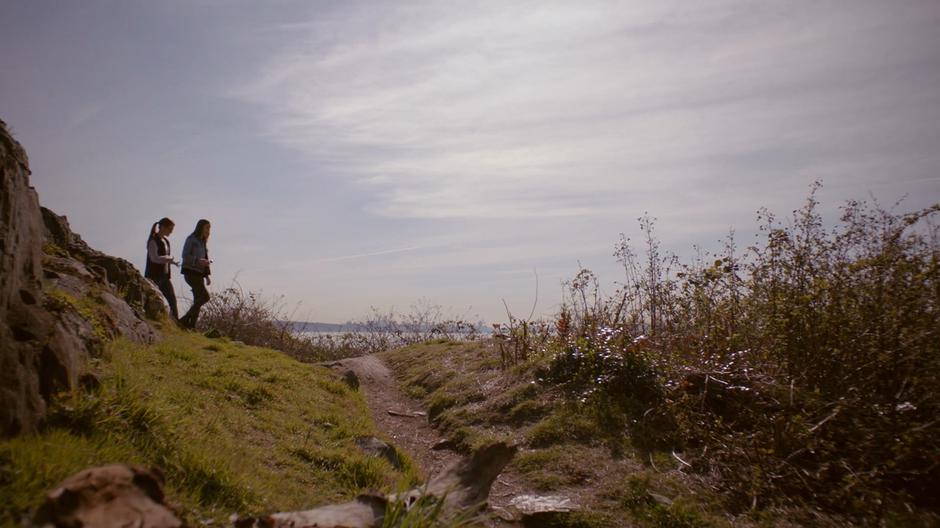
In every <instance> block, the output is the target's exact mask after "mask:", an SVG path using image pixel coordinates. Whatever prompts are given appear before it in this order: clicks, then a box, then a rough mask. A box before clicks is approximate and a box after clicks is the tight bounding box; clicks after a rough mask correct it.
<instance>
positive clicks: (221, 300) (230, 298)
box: [198, 280, 337, 362]
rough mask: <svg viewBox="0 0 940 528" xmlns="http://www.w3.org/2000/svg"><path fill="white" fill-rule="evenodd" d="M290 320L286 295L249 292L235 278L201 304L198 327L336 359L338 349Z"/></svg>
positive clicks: (298, 354)
mask: <svg viewBox="0 0 940 528" xmlns="http://www.w3.org/2000/svg"><path fill="white" fill-rule="evenodd" d="M289 320H290V317H289V315H288V314H287V313H286V309H285V306H284V298H283V296H280V297H275V298H272V299H267V298H265V297H264V296H263V295H262V293H260V292H246V291H245V290H244V289H243V288H242V286H241V284H239V283H238V281H237V280H233V281H232V284H231V285H230V286H229V287H228V288H225V289H224V290H222V292H220V293H215V294H213V295H212V298H211V299H210V300H209V302H208V303H206V304H205V305H204V306H203V307H202V311H201V312H200V315H199V323H198V328H199V329H200V330H208V329H215V330H218V331H219V332H221V333H222V334H223V335H225V336H228V337H230V338H232V339H235V340H238V341H242V342H244V343H246V344H248V345H253V346H262V347H268V348H273V349H276V350H280V351H282V352H284V353H286V354H288V355H290V356H293V357H295V358H297V359H299V360H301V361H308V362H316V361H323V360H327V359H335V357H336V356H335V355H334V354H335V353H336V352H337V351H336V350H335V349H331V348H326V347H323V346H321V345H320V344H318V343H316V342H314V341H313V340H312V339H309V338H306V337H304V336H303V335H302V334H298V333H296V332H295V331H294V329H293V325H292V324H291V323H290V322H289Z"/></svg>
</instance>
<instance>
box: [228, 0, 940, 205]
mask: <svg viewBox="0 0 940 528" xmlns="http://www.w3.org/2000/svg"><path fill="white" fill-rule="evenodd" d="M373 7H374V8H375V9H377V10H378V13H376V14H372V15H367V14H364V12H363V11H361V10H359V9H356V8H350V10H349V11H348V12H338V13H332V14H331V15H330V16H329V17H328V19H327V20H325V21H323V22H317V21H316V20H314V21H312V22H306V23H304V22H301V23H299V24H296V25H292V26H291V27H289V28H284V29H283V31H285V32H286V33H289V34H290V35H291V36H292V38H294V37H297V35H298V34H300V35H304V34H306V35H308V37H307V38H302V39H300V41H295V42H298V43H295V44H293V45H290V46H285V48H284V49H283V51H282V53H280V54H279V55H278V56H276V57H274V58H272V60H271V61H270V62H269V63H268V64H266V65H265V66H264V68H263V70H262V71H261V73H260V75H259V76H258V77H257V79H256V80H254V81H252V82H250V83H247V84H246V85H244V86H243V87H241V88H240V89H238V90H236V91H235V92H234V93H233V94H232V95H234V96H236V97H238V98H240V99H242V100H246V101H251V102H253V103H256V104H259V105H262V106H263V107H264V108H265V110H266V112H265V114H266V115H267V116H268V118H267V119H266V120H265V122H264V123H263V126H264V133H265V135H266V136H267V137H268V138H269V139H270V140H272V141H274V142H277V143H280V144H283V145H287V146H290V147H293V148H297V149H300V150H301V151H303V152H304V153H306V154H307V155H308V156H309V157H310V159H311V160H312V161H313V162H315V163H317V164H319V165H333V166H337V167H342V173H343V174H344V175H345V176H347V177H348V178H349V179H350V181H352V182H354V183H356V184H357V185H360V186H361V188H362V189H363V191H364V192H368V193H370V194H371V196H372V200H371V204H370V205H369V206H368V208H367V209H368V211H369V212H371V213H373V214H377V215H381V216H390V217H404V218H436V219H440V218H453V217H465V218H519V217H543V216H560V217H565V216H584V215H609V214H616V212H617V211H619V210H622V209H623V208H624V207H629V208H636V207H644V208H648V209H653V210H657V209H658V210H664V211H665V212H666V213H668V212H670V211H674V210H677V209H680V208H682V207H685V206H688V205H690V204H693V203H698V202H700V201H701V199H702V198H703V197H707V196H711V195H712V194H714V192H715V190H716V188H720V189H721V191H722V193H724V196H725V199H726V200H727V199H729V198H730V199H732V200H734V199H735V198H740V199H741V200H752V201H754V203H753V205H750V206H749V210H752V209H753V208H755V207H756V206H757V205H761V204H762V202H761V199H762V198H764V197H770V199H772V198H773V196H774V194H775V192H776V191H777V190H778V189H779V188H780V186H781V185H789V186H790V187H791V188H792V187H794V186H793V185H792V184H793V183H794V182H795V183H798V184H799V185H796V186H795V187H797V189H798V190H797V194H800V193H804V192H805V185H804V184H805V182H807V181H811V180H812V179H815V178H817V177H823V178H825V179H827V181H828V182H829V183H832V184H834V185H837V186H838V185H845V183H846V182H849V181H855V179H857V178H864V177H865V175H866V174H870V173H872V172H874V171H876V170H879V171H880V170H886V167H889V166H892V165H897V163H898V162H899V161H900V160H905V159H909V158H910V156H911V153H912V151H917V149H918V148H921V147H923V145H924V142H925V138H926V137H930V136H931V134H932V135H933V137H935V136H936V133H937V127H936V125H935V124H930V123H929V121H930V120H929V119H927V117H931V118H933V120H934V123H935V122H936V118H937V117H940V112H938V111H937V108H938V107H940V105H938V104H937V103H940V97H938V95H937V93H940V91H938V90H936V88H937V83H936V82H935V81H937V80H938V78H940V76H938V75H937V74H936V73H930V72H931V71H933V72H936V71H937V69H938V66H940V57H938V54H937V50H936V46H933V45H932V44H933V41H932V39H933V37H932V34H933V32H932V29H931V28H932V27H935V24H936V22H937V21H938V20H940V9H938V8H937V4H935V3H930V2H920V3H918V2H910V3H904V4H903V5H895V4H892V5H887V4H884V3H880V2H866V3H863V2H813V3H808V2H807V3H805V4H801V5H800V6H799V7H797V6H790V7H787V8H784V7H782V6H774V5H770V4H754V3H752V2H743V1H740V2H739V1H728V2H719V3H710V4H709V5H708V6H702V5H699V4H693V5H690V4H687V3H677V4H673V5H668V4H657V5H656V6H655V7H651V4H649V3H648V2H635V3H629V2H592V3H580V2H579V3H570V2H565V3H542V2H538V3H524V4H515V3H514V4H512V5H507V4H506V3H492V4H486V3H484V4H476V3H475V4H473V5H472V6H468V5H464V4H448V5H446V6H445V5H442V4H436V3H435V4H408V5H407V6H398V5H393V4H380V5H378V6H373ZM337 23H338V24H340V25H341V27H342V31H336V30H333V31H332V32H330V34H331V35H333V37H332V38H326V37H324V34H325V33H327V28H328V27H329V24H337ZM336 35H339V36H336ZM920 155H921V156H928V158H929V163H928V164H933V166H936V162H937V155H936V154H934V153H932V152H927V153H924V152H923V151H920ZM915 176H921V178H920V179H923V178H922V175H914V174H912V175H910V176H908V177H907V178H908V179H910V180H911V181H913V180H915V179H917V178H916V177H915ZM897 178H898V174H897V173H894V174H880V175H876V176H875V177H874V178H871V177H870V176H869V177H868V179H869V180H872V181H870V185H871V186H872V187H873V188H876V187H879V186H883V185H884V184H885V181H886V180H887V181H890V180H892V179H894V180H896V179H897ZM663 189H669V195H668V196H663V193H662V192H661V191H662V190H663ZM763 204H766V200H765V201H764V202H763ZM722 205H723V204H721V203H716V204H715V206H714V208H716V209H717V208H720V207H721V206H722ZM767 205H773V204H767Z"/></svg>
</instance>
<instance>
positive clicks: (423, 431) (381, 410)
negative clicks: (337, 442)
mask: <svg viewBox="0 0 940 528" xmlns="http://www.w3.org/2000/svg"><path fill="white" fill-rule="evenodd" d="M329 365H330V366H331V367H332V368H334V369H342V368H348V369H349V370H352V371H353V372H355V373H356V376H357V377H358V378H359V386H360V388H361V389H362V392H363V394H364V395H365V398H366V404H368V406H369V412H371V413H372V419H373V420H374V421H375V423H376V425H377V426H378V428H379V430H380V431H381V432H382V433H383V434H385V435H386V436H387V437H388V438H390V439H391V440H392V441H393V443H394V444H395V445H396V447H398V448H399V449H402V450H404V451H405V452H406V453H408V456H410V457H411V459H412V460H413V461H414V462H415V464H417V465H418V468H419V469H420V470H421V473H422V476H423V477H424V478H425V479H427V478H429V477H431V476H432V475H435V474H437V473H438V472H439V471H440V470H441V469H443V468H444V467H446V466H447V465H449V464H450V463H451V462H453V461H455V460H457V459H458V458H459V455H457V454H456V453H454V452H453V451H450V450H446V449H442V450H434V449H431V448H432V447H433V446H434V444H436V443H437V442H438V441H440V440H442V438H443V437H442V436H441V435H440V434H439V433H438V432H437V430H436V429H434V428H433V427H431V425H430V424H429V423H428V418H427V413H426V412H425V411H426V410H425V409H424V408H423V406H422V404H421V403H420V402H418V401H416V400H414V399H412V398H410V397H408V396H407V395H406V394H404V393H403V392H402V391H401V390H400V389H399V388H398V382H397V381H396V380H395V377H394V376H393V375H392V372H391V371H390V370H389V369H388V367H386V366H385V364H384V363H382V361H381V360H380V359H379V358H377V357H376V356H374V355H368V356H360V357H355V358H349V359H344V360H341V361H335V362H332V363H330V364H329Z"/></svg>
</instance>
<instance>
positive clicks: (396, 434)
mask: <svg viewBox="0 0 940 528" xmlns="http://www.w3.org/2000/svg"><path fill="white" fill-rule="evenodd" d="M326 366H328V367H330V368H333V369H335V370H336V371H339V372H341V371H343V370H345V369H349V370H352V371H353V372H355V373H356V376H357V377H358V378H359V388H360V389H361V390H362V392H363V394H364V395H365V399H366V404H367V405H368V406H369V412H370V413H371V414H372V419H373V420H374V421H375V423H376V425H377V426H378V428H379V430H380V431H381V432H382V433H383V434H384V435H385V436H387V437H388V438H390V439H392V441H393V443H394V444H395V446H396V447H397V448H399V449H401V450H403V451H405V452H406V453H407V454H408V456H409V457H411V460H413V461H414V463H415V464H417V465H418V468H419V469H420V470H421V474H422V476H423V477H424V479H425V480H427V479H428V478H430V477H431V476H433V475H436V474H437V473H438V472H440V471H441V470H442V469H443V468H445V467H447V466H449V465H450V464H451V463H452V462H454V461H456V460H457V459H459V458H460V455H458V454H457V453H455V452H454V451H451V450H449V449H432V447H433V446H434V445H435V444H436V443H437V442H439V441H441V440H443V439H444V437H443V436H441V434H440V433H438V431H437V430H436V429H434V428H433V427H431V424H429V423H428V418H427V412H426V411H427V410H426V409H425V408H424V406H423V404H422V403H421V402H420V401H418V400H415V399H413V398H411V397H409V396H408V395H406V394H405V393H403V392H402V391H401V390H400V389H399V388H398V381H397V380H396V379H395V376H394V375H393V374H392V371H391V370H389V368H388V367H386V366H385V364H384V363H382V360H380V359H379V358H378V357H376V356H374V355H371V354H370V355H367V356H360V357H355V358H349V359H343V360H340V361H334V362H330V363H328V364H326ZM389 411H391V412H389ZM516 480H517V479H516V477H515V476H514V475H512V474H506V473H504V474H502V475H500V476H499V478H497V479H496V482H494V483H493V487H492V489H491V490H490V499H489V501H488V502H489V505H490V507H497V508H505V507H506V506H507V503H508V501H509V499H511V498H512V497H514V496H516V495H517V494H519V493H520V490H521V488H522V487H521V486H520V485H519V484H517V483H516V482H515V481H516ZM488 525H489V526H490V527H491V528H506V527H514V526H518V525H517V524H515V523H507V522H504V521H501V520H499V519H495V518H494V519H492V520H491V521H490V522H489V523H488Z"/></svg>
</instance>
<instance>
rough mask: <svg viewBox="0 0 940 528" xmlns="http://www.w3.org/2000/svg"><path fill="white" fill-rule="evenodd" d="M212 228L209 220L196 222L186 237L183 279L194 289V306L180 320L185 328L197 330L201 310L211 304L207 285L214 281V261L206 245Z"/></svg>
mask: <svg viewBox="0 0 940 528" xmlns="http://www.w3.org/2000/svg"><path fill="white" fill-rule="evenodd" d="M211 228H212V225H211V224H210V223H209V221H208V220H205V219H203V220H200V221H198V222H196V229H194V230H193V232H192V234H191V235H189V236H188V237H186V243H184V244H183V277H184V278H185V279H186V284H189V287H190V288H192V289H193V305H192V306H190V307H189V311H187V312H186V315H184V316H183V317H182V318H181V319H180V324H182V325H183V327H184V328H196V321H197V320H198V319H199V309H200V308H202V305H204V304H206V303H207V302H209V290H207V289H206V285H208V284H212V279H210V278H209V273H210V271H209V264H210V263H212V261H211V260H209V248H208V247H207V246H206V244H207V243H208V242H209V231H210V230H211Z"/></svg>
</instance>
